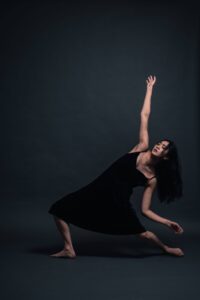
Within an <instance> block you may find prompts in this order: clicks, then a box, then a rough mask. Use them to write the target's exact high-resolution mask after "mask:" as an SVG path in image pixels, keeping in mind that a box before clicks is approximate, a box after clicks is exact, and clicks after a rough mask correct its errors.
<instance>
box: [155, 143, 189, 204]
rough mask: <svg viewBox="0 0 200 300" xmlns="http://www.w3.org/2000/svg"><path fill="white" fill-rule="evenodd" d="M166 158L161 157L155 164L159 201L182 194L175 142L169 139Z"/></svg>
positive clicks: (168, 199)
mask: <svg viewBox="0 0 200 300" xmlns="http://www.w3.org/2000/svg"><path fill="white" fill-rule="evenodd" d="M162 141H167V142H169V144H168V146H167V149H168V153H167V154H166V157H167V159H161V160H160V161H159V162H157V164H156V165H155V173H156V177H157V194H158V198H159V200H160V201H161V202H164V201H165V202H167V203H169V202H172V201H174V200H176V199H178V198H181V197H182V196H183V181H182V174H181V173H182V167H181V164H180V159H179V156H178V151H177V147H176V145H175V143H174V142H173V141H172V140H169V139H162Z"/></svg>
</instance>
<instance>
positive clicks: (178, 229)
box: [167, 221, 183, 234]
mask: <svg viewBox="0 0 200 300" xmlns="http://www.w3.org/2000/svg"><path fill="white" fill-rule="evenodd" d="M167 225H168V227H169V228H171V229H172V230H173V231H174V232H175V233H176V234H181V233H183V228H182V227H181V226H180V225H179V224H178V223H176V222H173V221H169V222H168V224H167Z"/></svg>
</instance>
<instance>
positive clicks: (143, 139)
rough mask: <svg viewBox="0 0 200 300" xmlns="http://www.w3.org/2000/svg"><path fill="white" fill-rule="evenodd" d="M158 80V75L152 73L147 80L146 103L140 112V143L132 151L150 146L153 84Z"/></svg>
mask: <svg viewBox="0 0 200 300" xmlns="http://www.w3.org/2000/svg"><path fill="white" fill-rule="evenodd" d="M155 82H156V77H155V76H154V78H153V77H152V76H151V75H150V76H149V77H148V79H147V80H146V83H147V88H146V94H145V98H144V103H143V106H142V109H141V112H140V130H139V143H138V144H137V145H136V146H134V148H133V149H132V150H131V151H133V152H134V151H143V150H146V149H147V148H148V147H149V134H148V121H149V115H150V112H151V96H152V91H153V85H154V84H155Z"/></svg>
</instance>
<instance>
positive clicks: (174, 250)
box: [139, 231, 184, 256]
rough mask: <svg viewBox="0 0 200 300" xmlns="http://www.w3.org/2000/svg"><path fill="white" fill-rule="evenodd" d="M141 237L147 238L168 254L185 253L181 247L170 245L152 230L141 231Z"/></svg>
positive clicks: (180, 254)
mask: <svg viewBox="0 0 200 300" xmlns="http://www.w3.org/2000/svg"><path fill="white" fill-rule="evenodd" d="M139 237H140V238H143V239H147V240H150V241H152V242H153V243H155V244H156V245H158V246H159V247H160V248H161V249H162V250H164V251H165V252H166V253H168V254H172V255H175V256H183V255H184V253H183V251H182V250H181V249H180V248H173V247H169V246H167V245H165V244H163V243H162V242H161V240H160V239H159V238H158V237H157V236H156V235H155V233H153V232H151V231H145V232H142V233H139Z"/></svg>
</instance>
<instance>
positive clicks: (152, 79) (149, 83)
mask: <svg viewBox="0 0 200 300" xmlns="http://www.w3.org/2000/svg"><path fill="white" fill-rule="evenodd" d="M155 82H156V76H154V77H152V76H151V75H150V76H148V79H147V80H146V83H147V89H152V88H153V86H154V84H155Z"/></svg>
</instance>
